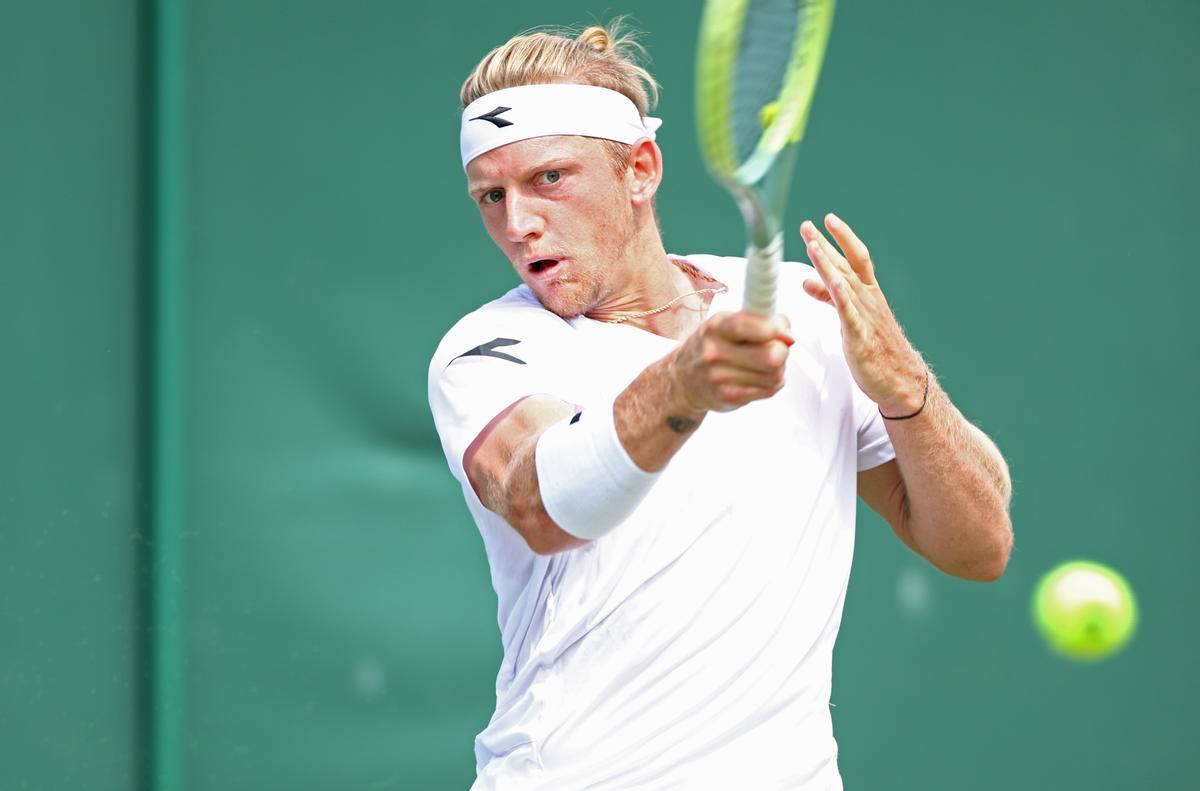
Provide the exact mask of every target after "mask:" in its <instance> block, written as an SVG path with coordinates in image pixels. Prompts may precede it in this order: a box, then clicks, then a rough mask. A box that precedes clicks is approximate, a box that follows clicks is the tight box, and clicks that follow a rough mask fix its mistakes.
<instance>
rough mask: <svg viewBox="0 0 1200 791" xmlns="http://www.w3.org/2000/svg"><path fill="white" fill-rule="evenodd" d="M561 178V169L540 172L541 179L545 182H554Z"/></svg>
mask: <svg viewBox="0 0 1200 791" xmlns="http://www.w3.org/2000/svg"><path fill="white" fill-rule="evenodd" d="M561 178H562V171H561V170H547V171H546V172H545V173H543V174H542V181H544V182H545V183H547V184H555V183H557V182H558V180H559V179H561Z"/></svg>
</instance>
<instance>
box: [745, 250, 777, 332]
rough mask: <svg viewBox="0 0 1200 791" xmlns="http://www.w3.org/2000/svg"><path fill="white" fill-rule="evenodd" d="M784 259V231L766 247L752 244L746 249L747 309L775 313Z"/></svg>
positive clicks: (764, 314) (769, 313)
mask: <svg viewBox="0 0 1200 791" xmlns="http://www.w3.org/2000/svg"><path fill="white" fill-rule="evenodd" d="M782 261H783V234H782V233H781V234H779V235H778V236H776V237H775V238H774V239H772V240H771V242H770V244H768V245H767V246H766V247H758V246H756V245H754V244H751V245H750V248H749V249H748V250H747V251H746V300H745V304H744V305H743V307H744V308H745V309H746V310H748V311H750V312H751V313H758V314H759V315H762V316H770V315H772V314H773V313H775V289H776V281H777V280H778V278H779V264H780V263H781V262H782Z"/></svg>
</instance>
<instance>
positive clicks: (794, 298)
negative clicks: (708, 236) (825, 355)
mask: <svg viewBox="0 0 1200 791" xmlns="http://www.w3.org/2000/svg"><path fill="white" fill-rule="evenodd" d="M679 257H680V258H683V259H684V260H686V261H688V262H690V263H692V264H693V265H695V266H697V267H699V268H700V269H701V270H703V271H705V272H707V273H708V274H710V275H712V276H713V277H715V278H716V279H717V280H720V281H721V282H722V283H724V284H725V285H727V286H728V287H729V290H730V294H731V296H733V297H734V298H735V299H736V302H737V303H738V304H741V300H742V294H743V293H744V290H745V280H746V259H745V258H743V257H741V256H721V255H707V254H703V253H689V254H688V255H685V256H679ZM820 279H821V276H820V275H819V274H817V270H816V269H814V268H813V267H812V265H810V264H806V263H803V262H800V261H784V262H782V263H781V264H780V265H779V281H778V283H779V287H778V297H777V303H778V304H777V309H778V311H779V312H780V313H783V314H784V315H786V316H787V317H788V319H789V320H790V321H791V322H792V326H793V328H795V327H800V326H802V327H808V328H811V329H813V330H817V331H820V332H823V333H829V332H832V333H834V334H835V335H836V337H838V338H840V337H841V334H840V333H841V330H840V325H839V322H838V318H837V312H836V311H835V310H834V309H833V308H832V307H831V306H830V305H826V304H824V303H822V302H818V301H817V300H815V299H813V298H812V297H810V296H808V294H806V293H804V281H805V280H820Z"/></svg>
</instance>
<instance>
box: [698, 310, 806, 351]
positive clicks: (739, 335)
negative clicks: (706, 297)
mask: <svg viewBox="0 0 1200 791" xmlns="http://www.w3.org/2000/svg"><path fill="white" fill-rule="evenodd" d="M712 321H713V329H714V331H715V332H716V333H717V334H718V335H719V336H720V337H721V338H723V339H724V340H727V341H729V342H731V343H766V342H767V341H769V340H773V339H774V340H779V341H782V342H783V343H784V344H786V345H788V346H791V345H792V344H793V343H795V339H794V338H792V328H791V324H790V322H788V320H787V317H786V316H781V315H779V314H776V315H774V316H760V315H759V314H757V313H751V312H749V311H744V310H743V311H739V312H737V313H719V314H717V315H716V316H713V319H712Z"/></svg>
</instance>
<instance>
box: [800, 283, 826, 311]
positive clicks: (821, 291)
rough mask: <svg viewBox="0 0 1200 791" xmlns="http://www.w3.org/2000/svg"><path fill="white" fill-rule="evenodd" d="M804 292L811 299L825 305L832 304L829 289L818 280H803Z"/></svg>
mask: <svg viewBox="0 0 1200 791" xmlns="http://www.w3.org/2000/svg"><path fill="white" fill-rule="evenodd" d="M802 287H803V288H804V293H805V294H808V295H809V296H810V297H812V298H813V299H816V300H819V301H821V302H824V303H825V304H826V305H832V304H833V299H832V298H831V297H830V296H829V289H827V288H825V285H824V284H823V283H822V282H821V281H820V280H805V281H804V283H803V284H802Z"/></svg>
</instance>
